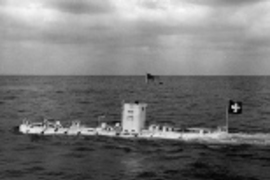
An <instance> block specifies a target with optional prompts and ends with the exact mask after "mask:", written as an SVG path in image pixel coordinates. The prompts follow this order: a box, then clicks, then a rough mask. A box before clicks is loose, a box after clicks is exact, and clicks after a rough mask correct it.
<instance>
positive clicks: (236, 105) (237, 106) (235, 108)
mask: <svg viewBox="0 0 270 180" xmlns="http://www.w3.org/2000/svg"><path fill="white" fill-rule="evenodd" d="M228 112H229V113H230V114H241V113H242V102H239V101H238V102H237V101H232V100H230V101H229V107H228Z"/></svg>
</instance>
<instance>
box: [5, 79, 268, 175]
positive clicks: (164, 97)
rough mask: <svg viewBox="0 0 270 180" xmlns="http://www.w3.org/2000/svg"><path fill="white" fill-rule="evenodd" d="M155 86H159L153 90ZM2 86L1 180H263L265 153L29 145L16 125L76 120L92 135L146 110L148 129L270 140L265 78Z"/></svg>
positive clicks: (168, 146)
mask: <svg viewBox="0 0 270 180" xmlns="http://www.w3.org/2000/svg"><path fill="white" fill-rule="evenodd" d="M159 81H161V82H162V83H159ZM159 81H156V82H151V83H149V84H146V83H145V80H144V77H143V76H0V179H1V180H12V179H19V180H84V179H85V180H121V179H123V180H131V179H134V180H135V179H136V180H137V179H138V180H140V179H158V180H165V179H178V180H226V179H228V180H261V179H262V180H269V179H270V145H267V144H265V145H258V144H245V143H239V144H214V143H213V144H211V143H199V142H181V141H169V140H136V139H133V140H128V139H120V138H107V137H95V136H94V137H82V136H72V137H67V136H46V137H45V136H28V135H21V134H18V133H16V131H14V129H13V128H14V127H15V126H18V125H19V124H20V123H21V122H22V119H23V118H28V119H30V120H32V121H41V120H42V119H43V118H53V119H57V120H61V122H62V123H63V124H64V123H69V122H71V121H73V120H80V121H81V122H82V123H83V124H86V125H89V126H96V125H97V124H98V117H99V116H101V115H105V118H104V121H107V122H108V123H110V122H114V121H118V120H120V119H121V104H122V102H124V101H125V102H133V101H140V102H145V103H147V104H148V107H147V123H149V124H151V123H158V124H170V125H173V126H176V127H216V126H223V125H225V117H226V116H225V115H226V107H227V105H228V101H229V100H230V99H232V100H235V101H241V102H242V103H243V113H242V114H240V115H230V116H229V122H230V123H229V124H230V132H232V133H236V132H242V133H247V134H248V133H251V134H252V133H270V77H268V76H240V77H238V76H228V77H227V76H221V77H220V76H203V77H200V76H164V77H163V76H162V77H160V79H159Z"/></svg>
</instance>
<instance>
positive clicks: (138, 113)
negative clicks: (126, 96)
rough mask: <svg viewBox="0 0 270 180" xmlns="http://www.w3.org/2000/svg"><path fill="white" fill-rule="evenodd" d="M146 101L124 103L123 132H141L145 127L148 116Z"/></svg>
mask: <svg viewBox="0 0 270 180" xmlns="http://www.w3.org/2000/svg"><path fill="white" fill-rule="evenodd" d="M146 107H147V104H145V103H139V102H135V103H125V104H124V105H123V114H122V128H123V132H128V133H139V132H140V131H141V130H142V129H144V125H145V117H146Z"/></svg>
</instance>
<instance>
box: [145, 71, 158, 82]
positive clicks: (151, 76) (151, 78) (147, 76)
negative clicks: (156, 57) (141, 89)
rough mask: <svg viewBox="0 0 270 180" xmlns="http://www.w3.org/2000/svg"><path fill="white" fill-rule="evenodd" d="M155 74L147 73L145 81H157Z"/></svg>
mask: <svg viewBox="0 0 270 180" xmlns="http://www.w3.org/2000/svg"><path fill="white" fill-rule="evenodd" d="M155 78H156V77H155V76H154V75H152V74H149V73H147V74H146V77H145V82H146V83H148V82H149V81H155Z"/></svg>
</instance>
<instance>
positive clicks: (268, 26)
mask: <svg viewBox="0 0 270 180" xmlns="http://www.w3.org/2000/svg"><path fill="white" fill-rule="evenodd" d="M146 72H150V73H153V74H159V75H270V1H269V0H0V74H31V75H36V74H38V75H144V74H145V73H146Z"/></svg>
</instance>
